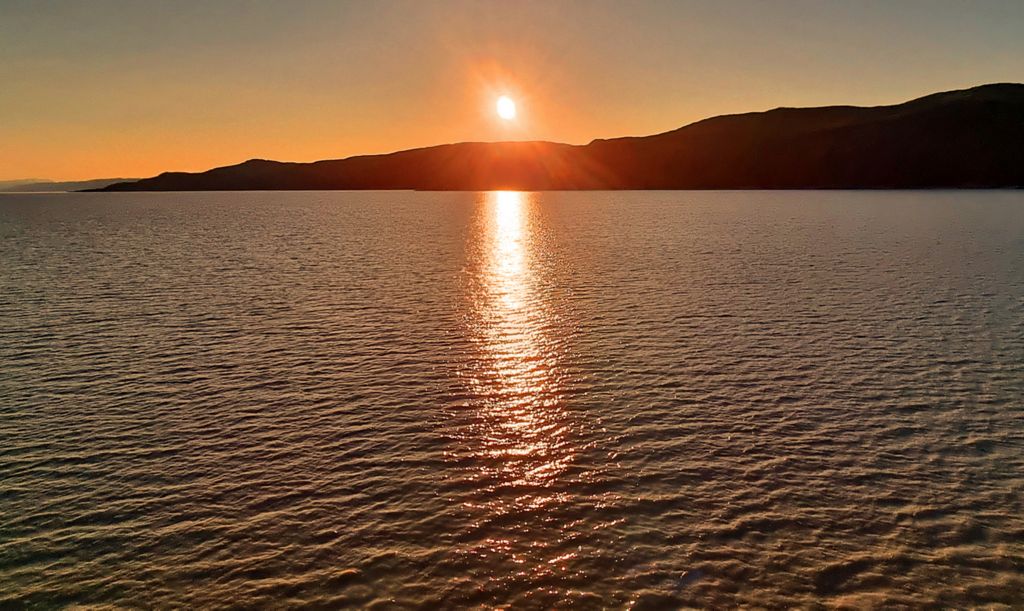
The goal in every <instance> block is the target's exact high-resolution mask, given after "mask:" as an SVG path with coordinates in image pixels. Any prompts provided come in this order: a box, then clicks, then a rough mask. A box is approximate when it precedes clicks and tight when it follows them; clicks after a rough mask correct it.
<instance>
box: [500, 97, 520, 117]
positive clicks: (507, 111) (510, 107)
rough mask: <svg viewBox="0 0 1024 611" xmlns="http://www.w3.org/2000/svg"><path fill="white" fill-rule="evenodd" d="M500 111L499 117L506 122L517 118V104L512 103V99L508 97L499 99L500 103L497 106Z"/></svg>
mask: <svg viewBox="0 0 1024 611" xmlns="http://www.w3.org/2000/svg"><path fill="white" fill-rule="evenodd" d="M495 107H496V108H497V110H498V116H499V117H501V118H502V119H505V120H506V121H511V120H512V119H515V118H516V103H515V102H513V101H512V98H510V97H508V96H507V95H503V96H501V97H500V98H498V103H497V104H496V105H495Z"/></svg>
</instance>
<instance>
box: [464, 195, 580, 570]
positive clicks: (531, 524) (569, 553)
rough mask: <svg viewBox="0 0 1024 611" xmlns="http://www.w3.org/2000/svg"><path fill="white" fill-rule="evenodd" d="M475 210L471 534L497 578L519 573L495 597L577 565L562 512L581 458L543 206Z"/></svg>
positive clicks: (497, 203) (527, 201) (513, 201)
mask: <svg viewBox="0 0 1024 611" xmlns="http://www.w3.org/2000/svg"><path fill="white" fill-rule="evenodd" d="M477 205H478V218H477V223H476V225H475V227H476V229H477V231H476V232H475V233H474V237H473V240H474V248H473V249H472V253H473V254H472V256H473V258H474V259H475V261H474V263H475V270H476V273H475V274H474V278H475V282H474V288H473V291H472V299H473V304H472V307H473V310H474V311H473V316H472V321H473V323H472V333H473V335H474V341H475V342H476V344H477V350H478V351H477V359H476V364H475V368H474V371H473V372H472V373H471V374H470V376H469V386H470V390H471V396H472V400H471V401H470V403H469V404H468V405H467V408H468V410H469V411H470V416H469V417H470V420H471V422H472V425H471V426H470V429H471V430H470V431H469V433H468V434H467V435H466V436H465V438H464V439H463V440H462V442H463V444H464V446H463V447H462V449H461V451H462V453H463V454H468V455H469V464H470V465H471V467H470V473H469V474H467V477H468V478H469V480H470V481H471V482H472V483H473V485H476V486H477V487H478V494H476V495H474V497H475V498H474V500H473V501H471V502H467V503H466V509H467V511H469V512H470V513H471V525H472V528H473V529H474V530H477V532H478V533H479V534H484V535H485V536H482V537H480V538H479V539H477V541H476V544H475V547H474V549H472V550H468V553H469V554H470V555H471V556H474V557H477V558H479V559H486V560H488V561H489V563H488V566H489V567H495V566H502V565H503V564H506V563H507V565H508V566H509V567H516V572H515V573H508V572H501V571H496V572H494V574H492V575H491V578H490V579H491V581H492V582H493V583H492V586H493V587H494V588H504V587H511V583H508V582H514V581H516V580H517V579H519V580H524V581H527V582H532V583H536V582H537V580H538V579H543V578H544V577H545V576H548V577H551V576H553V575H557V574H559V573H561V572H564V571H565V570H568V567H569V565H570V564H571V562H572V560H573V559H574V558H575V556H576V551H575V550H576V547H575V546H568V545H566V543H567V537H569V536H570V535H571V530H572V529H571V528H570V527H569V526H570V525H569V524H567V522H565V521H563V520H562V519H561V518H560V514H561V511H559V508H560V507H561V508H564V507H567V506H569V505H570V504H571V503H572V500H573V492H572V490H573V486H574V485H575V484H576V483H578V481H575V482H574V481H573V477H572V476H571V475H570V470H571V467H572V465H573V463H574V461H575V460H576V459H577V456H578V454H579V452H580V451H581V450H582V449H583V447H582V445H581V444H582V442H581V441H580V439H579V438H578V431H577V430H576V429H577V428H578V426H577V422H576V420H575V419H574V418H573V416H572V414H570V413H569V412H567V410H566V409H565V406H564V402H565V397H566V392H567V391H568V375H567V374H566V372H565V371H564V368H563V367H562V362H563V361H564V359H565V351H566V343H567V339H568V338H567V337H566V335H567V333H566V330H565V328H564V327H563V325H561V324H560V323H559V316H558V314H557V313H556V312H554V311H553V309H552V307H553V306H552V303H551V295H550V293H551V291H550V290H549V288H547V287H546V286H545V284H544V278H543V271H544V270H543V266H542V264H541V259H542V257H541V255H542V254H543V253H542V252H541V249H542V247H543V246H542V240H541V239H540V236H539V234H538V222H537V214H538V210H539V203H538V202H537V201H536V199H535V196H534V195H533V194H530V193H520V192H514V191H498V192H491V193H487V194H484V195H483V199H482V200H481V201H479V202H478V203H477ZM480 531H483V532H480ZM474 538H475V537H474ZM495 560H497V561H498V562H497V563H495V562H494V561H495Z"/></svg>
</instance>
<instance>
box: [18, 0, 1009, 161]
mask: <svg viewBox="0 0 1024 611" xmlns="http://www.w3.org/2000/svg"><path fill="white" fill-rule="evenodd" d="M1022 31H1024V3H1020V2H996V1H992V2H974V3H962V2H947V1H945V0H929V1H921V2H918V1H916V0H904V1H902V2H898V3H892V2H877V3H875V2H867V1H865V2H858V3H847V2H827V1H824V0H821V1H814V2H803V1H800V2H797V1H792V2H782V1H780V2H772V3H768V2H755V1H749V2H743V1H736V2H730V3H713V2H683V1H679V2H650V3H625V2H603V1H599V0H594V1H586V2H557V1H556V2H501V3H498V2H485V1H475V2H469V1H461V0H459V1H454V0H453V1H450V2H430V3H426V2H411V1H404V0H388V1H381V2H351V3H339V2H326V1H325V2H319V1H298V2H287V3H286V2H276V3H269V2H267V3H264V2H253V1H249V2H242V1H234V0H221V1H219V2H213V3H210V2H188V1H185V2H175V3H163V2H146V1H143V0H138V1H134V2H123V1H117V2H114V1H108V0H92V1H89V2H86V1H81V2H73V1H72V2H63V3H57V4H53V5H49V4H40V3H36V2H29V1H24V2H19V1H13V2H8V3H4V4H2V5H0V84H2V88H0V180H4V179H17V178H29V177H32V178H50V179H63V180H74V179H85V178H95V177H107V176H149V175H153V174H157V173H159V172H161V171H165V170H186V171H198V170H204V169H208V168H210V167H214V166H218V165H227V164H232V163H237V162H240V161H243V160H245V159H248V158H253V157H261V158H270V159H279V160H291V161H311V160H316V159H326V158H339V157H345V156H349V155H353V154H361V153H375V152H387V151H392V150H398V149H403V148H410V147H416V146H427V145H431V144H440V143H445V142H455V141H465V140H502V139H544V140H555V141H561V142H573V143H585V142H588V141H590V140H591V139H593V138H598V137H611V136H619V135H638V134H649V133H656V132H659V131H665V130H669V129H673V128H676V127H679V126H681V125H683V124H685V123H689V122H691V121H694V120H697V119H701V118H704V117H706V116H711V115H716V114H723V113H730V112H742V111H749V110H764V109H768V108H772V107H776V106H806V105H822V104H832V103H851V104H882V103H891V102H898V101H902V100H904V99H908V98H912V97H915V96H918V95H922V94H925V93H930V92H933V91H939V90H946V89H954V88H960V87H967V86H971V85H975V84H980V83H984V82H996V81H1018V82H1019V81H1024V42H1022V40H1024V37H1022V36H1020V32H1022ZM501 94H508V95H510V96H511V97H513V98H514V99H515V100H516V102H517V104H518V106H519V113H520V114H519V119H518V120H517V121H515V122H514V123H507V122H503V121H501V120H499V119H498V118H497V117H496V116H495V113H494V100H495V98H496V97H497V96H498V95H501Z"/></svg>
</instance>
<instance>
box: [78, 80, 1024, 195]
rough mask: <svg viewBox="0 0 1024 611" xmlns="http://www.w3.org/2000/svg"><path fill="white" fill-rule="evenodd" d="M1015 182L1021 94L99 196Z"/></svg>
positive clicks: (328, 166) (214, 178) (432, 152)
mask: <svg viewBox="0 0 1024 611" xmlns="http://www.w3.org/2000/svg"><path fill="white" fill-rule="evenodd" d="M1020 186H1024V84H1017V83H994V84H988V85H980V86H977V87H972V88H969V89H960V90H953V91H946V92H939V93H933V94H929V95H926V96H922V97H919V98H915V99H913V100H908V101H906V102H902V103H899V104H893V105H882V106H869V107H860V106H846V105H834V106H821V107H809V108H792V107H780V108H774V109H771V110H766V111H757V112H748V113H737V114H729V115H719V116H715V117H708V118H706V119H702V120H699V121H696V122H693V123H690V124H688V125H684V126H682V127H679V128H676V129H673V130H669V131H666V132H661V133H658V134H652V135H649V136H623V137H618V138H607V139H595V140H592V141H590V142H589V143H587V144H582V145H573V144H562V143H558V142H548V141H524V142H460V143H450V144H440V145H434V146H428V147H421V148H415V149H407V150H402V151H394V152H391V153H382V154H375V155H357V156H352V157H347V158H343V159H327V160H321V161H314V162H309V163H302V162H282V161H273V160H266V159H250V160H248V161H245V162H243V163H240V164H236V165H231V166H222V167H218V168H213V169H211V170H207V171H205V172H198V173H187V172H164V173H162V174H160V175H158V176H155V177H152V178H147V179H142V180H138V181H134V182H125V183H117V184H113V185H109V186H106V187H104V188H101V189H94V190H99V191H151V190H152V191H188V190H306V189H309V190H313V189H352V190H360V189H419V190H490V189H522V190H587V189H839V188H867V189H871V188H958V187H960V188H963V187H974V188H1000V187H1020Z"/></svg>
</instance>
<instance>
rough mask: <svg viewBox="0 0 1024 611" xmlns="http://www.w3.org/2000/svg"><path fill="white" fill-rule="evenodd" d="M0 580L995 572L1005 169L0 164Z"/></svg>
mask: <svg viewBox="0 0 1024 611" xmlns="http://www.w3.org/2000/svg"><path fill="white" fill-rule="evenodd" d="M0 262H2V265H3V273H2V275H0V321H2V323H3V324H2V325H0V482H2V489H0V604H8V605H11V604H13V605H22V604H25V605H30V606H40V607H51V606H61V605H70V604H83V605H124V606H129V607H136V606H144V607H161V608H164V607H181V606H191V607H221V606H237V607H254V606H267V605H273V606H277V607H281V606H291V605H313V606H323V607H329V608H335V607H344V606H359V607H380V608H394V607H399V608H403V607H420V606H423V607H442V608H462V607H466V606H484V607H494V606H515V607H528V608H549V607H552V606H556V605H557V606H576V607H580V608H601V607H612V608H621V607H630V606H635V607H638V608H664V607H673V606H697V607H726V606H739V605H742V606H757V607H765V606H767V607H784V606H810V605H814V604H816V603H823V604H825V605H837V604H850V605H860V606H878V605H883V604H890V605H910V606H914V607H919V606H949V607H962V606H969V605H989V604H997V603H1004V604H1007V605H1011V606H1019V605H1024V595H1022V592H1024V517H1022V516H1024V490H1022V487H1024V469H1022V467H1024V452H1022V450H1024V421H1022V418H1021V417H1022V415H1024V414H1022V411H1024V410H1022V397H1024V193H1021V192H971V191H961V192H661V193H659V192H646V193H638V192H632V193H631V192H611V193H541V194H533V193H403V192H381V193H343V192H304V193H190V194H180V193H154V194H40V195H5V196H0Z"/></svg>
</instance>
